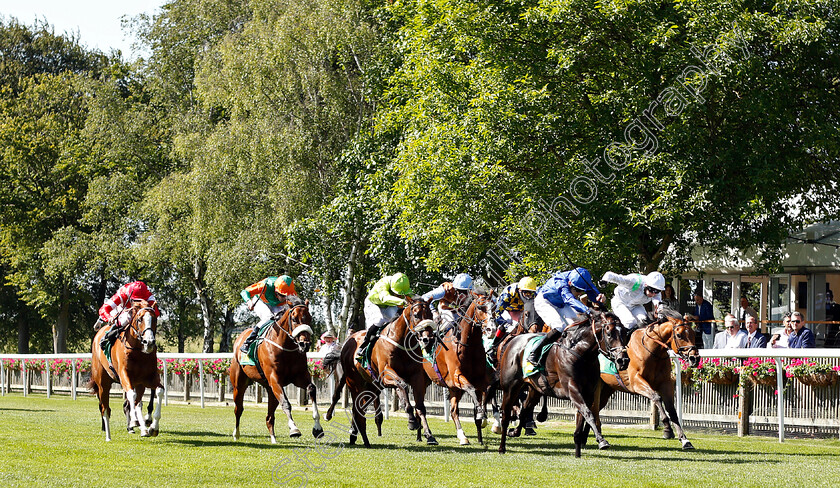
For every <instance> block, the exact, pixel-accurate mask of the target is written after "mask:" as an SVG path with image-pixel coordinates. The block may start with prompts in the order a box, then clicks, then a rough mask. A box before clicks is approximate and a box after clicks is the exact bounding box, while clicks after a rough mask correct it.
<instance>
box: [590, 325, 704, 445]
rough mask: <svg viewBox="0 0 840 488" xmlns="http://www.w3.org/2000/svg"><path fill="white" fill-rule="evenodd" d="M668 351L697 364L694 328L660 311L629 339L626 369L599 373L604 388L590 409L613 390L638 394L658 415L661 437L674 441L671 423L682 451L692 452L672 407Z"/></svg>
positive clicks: (602, 403) (602, 402) (673, 385)
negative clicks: (650, 403)
mask: <svg viewBox="0 0 840 488" xmlns="http://www.w3.org/2000/svg"><path fill="white" fill-rule="evenodd" d="M668 351H673V352H674V353H676V354H677V355H678V356H679V357H680V358H682V359H683V360H684V361H686V362H688V364H689V365H690V366H691V367H697V365H699V364H700V354H699V353H698V352H697V346H696V345H695V333H694V329H693V328H692V327H691V326H689V325H688V324H687V323H686V322H685V321H684V320H683V319H682V317H680V315H679V314H678V313H677V312H675V311H673V310H670V309H664V310H662V311H661V312H660V318H659V319H658V320H656V321H655V322H653V323H651V324H650V325H648V326H647V327H644V328H639V329H636V330H635V331H634V332H633V333H632V335H631V336H630V342H629V343H628V345H627V354H628V356H630V365H629V366H628V368H627V369H626V370H624V371H620V372H619V377H616V376H615V375H612V374H609V373H602V374H601V381H602V384H603V386H604V388H603V389H602V392H601V397H600V403H599V404H596V405H593V409H594V410H596V411H601V410H602V409H603V408H604V407H605V406H606V404H607V402H608V401H609V399H610V396H611V395H612V394H613V392H615V391H624V392H629V393H635V394H637V395H641V396H643V397H646V398H648V399H650V401H652V402H653V404H654V405H656V407H657V408H658V409H659V412H660V413H661V414H662V424H663V425H664V431H663V438H664V439H673V438H674V431H673V429H672V428H671V423H672V422H673V424H674V427H676V431H677V435H678V438H679V440H680V442H681V443H682V447H683V449H694V446H693V445H692V444H691V442H689V440H688V438H686V436H685V432H684V431H683V428H682V425H680V420H679V417H677V411H676V409H675V408H674V391H675V388H676V380H675V379H674V378H673V377H672V376H671V364H672V363H671V358H670V357H669V356H668ZM578 416H579V415H578ZM586 430H587V432H588V429H586Z"/></svg>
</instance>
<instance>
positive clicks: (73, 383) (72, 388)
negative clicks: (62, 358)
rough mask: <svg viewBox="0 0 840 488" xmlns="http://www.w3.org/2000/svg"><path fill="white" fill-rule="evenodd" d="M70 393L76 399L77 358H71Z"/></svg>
mask: <svg viewBox="0 0 840 488" xmlns="http://www.w3.org/2000/svg"><path fill="white" fill-rule="evenodd" d="M70 395H71V396H72V397H73V400H75V399H76V358H73V359H71V360H70Z"/></svg>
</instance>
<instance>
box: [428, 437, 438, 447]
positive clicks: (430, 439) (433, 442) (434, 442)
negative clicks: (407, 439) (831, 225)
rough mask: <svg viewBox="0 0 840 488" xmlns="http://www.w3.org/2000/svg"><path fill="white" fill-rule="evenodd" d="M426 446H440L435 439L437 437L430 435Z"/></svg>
mask: <svg viewBox="0 0 840 488" xmlns="http://www.w3.org/2000/svg"><path fill="white" fill-rule="evenodd" d="M426 445H429V446H436V445H438V441H437V439H435V436H432V435H430V436H429V437H426Z"/></svg>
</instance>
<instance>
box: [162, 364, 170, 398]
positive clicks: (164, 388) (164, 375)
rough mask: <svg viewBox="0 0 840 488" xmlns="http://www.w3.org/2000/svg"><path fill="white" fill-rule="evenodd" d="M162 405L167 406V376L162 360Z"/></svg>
mask: <svg viewBox="0 0 840 488" xmlns="http://www.w3.org/2000/svg"><path fill="white" fill-rule="evenodd" d="M163 404H164V405H166V406H169V375H168V374H167V370H166V359H164V360H163Z"/></svg>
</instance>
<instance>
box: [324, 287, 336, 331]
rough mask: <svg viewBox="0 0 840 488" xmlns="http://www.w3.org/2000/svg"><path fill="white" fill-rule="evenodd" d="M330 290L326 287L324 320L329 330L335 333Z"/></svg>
mask: <svg viewBox="0 0 840 488" xmlns="http://www.w3.org/2000/svg"><path fill="white" fill-rule="evenodd" d="M329 292H330V290H327V289H326V287H324V319H325V320H326V322H327V330H332V331H335V327H334V326H333V319H332V298H330V293H329Z"/></svg>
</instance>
